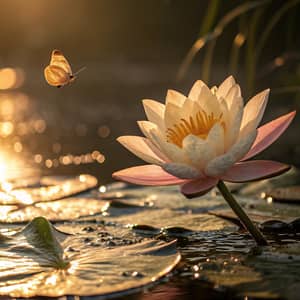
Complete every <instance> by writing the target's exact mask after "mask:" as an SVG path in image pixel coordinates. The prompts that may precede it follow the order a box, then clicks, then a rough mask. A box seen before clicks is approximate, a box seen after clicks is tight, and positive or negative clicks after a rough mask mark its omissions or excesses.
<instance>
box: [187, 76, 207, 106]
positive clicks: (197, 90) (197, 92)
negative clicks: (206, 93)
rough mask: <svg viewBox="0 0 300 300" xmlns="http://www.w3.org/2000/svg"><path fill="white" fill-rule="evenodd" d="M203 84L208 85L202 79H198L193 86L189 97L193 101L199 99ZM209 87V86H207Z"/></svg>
mask: <svg viewBox="0 0 300 300" xmlns="http://www.w3.org/2000/svg"><path fill="white" fill-rule="evenodd" d="M203 86H206V84H205V83H204V82H203V81H202V80H197V81H196V82H195V83H194V85H193V86H192V88H191V90H190V92H189V95H188V98H189V99H191V100H193V101H198V98H199V95H200V91H201V89H202V87H203ZM206 87H207V86H206Z"/></svg>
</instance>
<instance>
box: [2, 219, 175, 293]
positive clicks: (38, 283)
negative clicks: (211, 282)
mask: <svg viewBox="0 0 300 300" xmlns="http://www.w3.org/2000/svg"><path fill="white" fill-rule="evenodd" d="M70 249H72V251H71V250H70ZM73 249H74V250H73ZM75 249H76V250H75ZM179 260H180V255H179V253H178V252H177V251H176V248H175V242H174V241H173V242H170V243H164V242H161V241H154V240H146V241H144V242H141V243H136V244H133V245H130V246H121V247H114V248H103V247H92V246H88V245H86V244H85V243H83V242H82V241H81V236H80V234H76V235H72V234H71V235H70V234H66V233H64V232H62V231H60V230H57V229H56V228H55V227H53V226H52V225H51V224H50V223H49V222H48V221H47V220H46V219H45V218H43V217H38V218H35V219H34V220H33V221H32V222H30V223H29V224H28V225H27V226H26V227H24V228H23V229H22V230H21V231H18V232H16V233H15V234H10V235H9V236H7V239H5V240H2V241H1V247H0V295H2V296H8V295H9V296H11V297H34V296H47V297H59V296H62V295H80V296H82V295H102V296H103V295H112V294H114V293H120V295H122V293H123V294H126V293H130V292H134V291H136V290H137V289H139V288H142V287H144V286H146V285H148V284H150V285H153V283H154V282H156V281H158V280H159V278H161V277H162V276H164V275H166V274H167V273H169V272H170V271H171V270H172V268H174V267H175V265H176V264H177V263H178V262H179ZM127 272H130V274H131V276H123V275H122V274H125V273H127Z"/></svg>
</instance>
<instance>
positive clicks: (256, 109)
mask: <svg viewBox="0 0 300 300" xmlns="http://www.w3.org/2000/svg"><path fill="white" fill-rule="evenodd" d="M269 93H270V90H269V89H267V90H264V91H262V92H261V93H259V94H257V95H256V96H254V97H253V98H251V99H250V100H249V101H248V103H247V104H246V106H245V108H244V115H243V119H242V125H241V131H242V132H243V135H244V134H248V133H249V132H250V131H252V130H254V129H255V128H257V126H258V124H259V123H260V121H261V119H262V117H263V114H264V111H265V108H266V105H267V102H268V97H269ZM246 129H247V130H246Z"/></svg>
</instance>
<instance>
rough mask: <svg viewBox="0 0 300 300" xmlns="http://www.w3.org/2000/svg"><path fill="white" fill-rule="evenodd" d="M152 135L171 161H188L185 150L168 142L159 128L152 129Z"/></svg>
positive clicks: (153, 139)
mask: <svg viewBox="0 0 300 300" xmlns="http://www.w3.org/2000/svg"><path fill="white" fill-rule="evenodd" d="M150 136H151V139H152V141H153V142H154V143H155V145H157V147H158V148H159V149H160V150H161V152H162V153H163V154H164V155H165V156H166V157H168V159H169V160H170V161H173V162H179V163H187V162H188V159H187V157H186V156H185V154H184V152H183V150H182V149H181V148H179V147H178V146H176V145H174V144H172V143H168V142H167V141H166V140H165V138H164V137H163V136H162V135H161V133H160V132H159V131H158V130H156V129H152V130H150Z"/></svg>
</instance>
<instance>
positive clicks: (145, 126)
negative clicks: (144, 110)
mask: <svg viewBox="0 0 300 300" xmlns="http://www.w3.org/2000/svg"><path fill="white" fill-rule="evenodd" d="M137 123H138V126H139V128H140V130H141V131H142V133H143V135H144V136H145V137H146V138H148V139H151V137H150V130H151V129H153V128H155V129H158V127H157V125H156V124H154V123H152V122H150V121H137Z"/></svg>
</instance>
